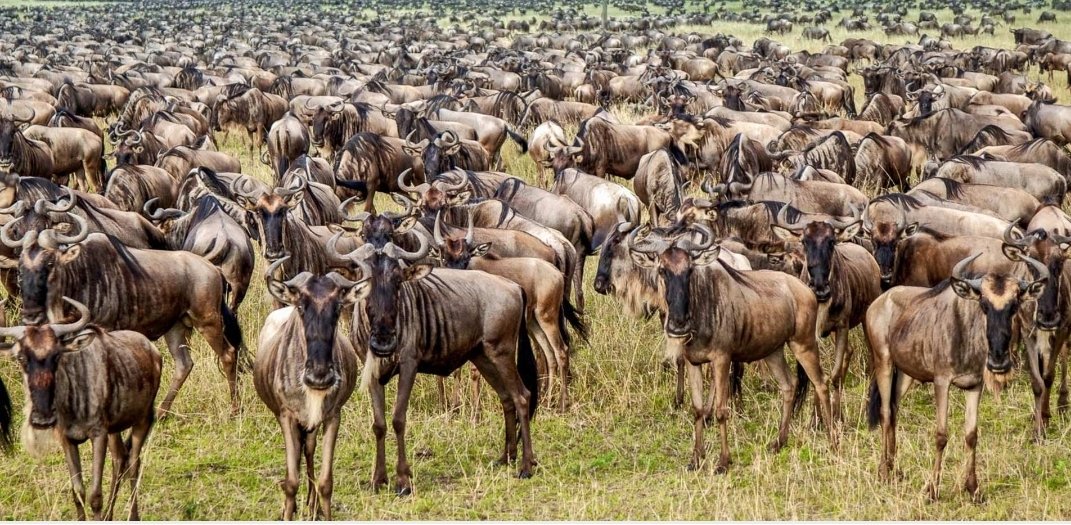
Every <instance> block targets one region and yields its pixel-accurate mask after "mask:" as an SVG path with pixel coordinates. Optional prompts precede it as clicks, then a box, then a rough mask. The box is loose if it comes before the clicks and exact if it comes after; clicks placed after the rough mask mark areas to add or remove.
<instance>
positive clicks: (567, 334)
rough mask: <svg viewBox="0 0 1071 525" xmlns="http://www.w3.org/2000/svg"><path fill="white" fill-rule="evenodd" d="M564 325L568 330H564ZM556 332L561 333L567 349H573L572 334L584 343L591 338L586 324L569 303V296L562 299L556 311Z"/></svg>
mask: <svg viewBox="0 0 1071 525" xmlns="http://www.w3.org/2000/svg"><path fill="white" fill-rule="evenodd" d="M566 324H568V325H569V326H568V328H570V330H566ZM558 331H559V332H561V333H562V341H564V342H565V346H568V347H569V349H572V348H573V332H575V333H576V335H579V336H580V340H581V341H584V342H585V343H586V342H588V338H589V337H590V336H591V333H590V331H589V330H588V324H587V323H586V322H584V318H583V317H582V316H581V315H580V312H578V311H576V307H575V306H573V303H571V302H569V296H568V295H566V296H565V297H563V298H562V307H561V309H559V310H558Z"/></svg>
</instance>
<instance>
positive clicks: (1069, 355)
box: [1054, 344, 1071, 412]
mask: <svg viewBox="0 0 1071 525" xmlns="http://www.w3.org/2000/svg"><path fill="white" fill-rule="evenodd" d="M1060 353H1061V354H1063V355H1062V357H1061V356H1056V357H1054V359H1061V360H1062V361H1063V363H1062V366H1061V367H1060V397H1059V398H1058V399H1057V401H1056V407H1057V408H1058V409H1059V410H1060V412H1067V407H1068V406H1069V403H1068V395H1067V361H1068V360H1069V359H1071V351H1069V350H1068V349H1067V345H1066V344H1065V345H1064V348H1063V350H1062V351H1061V352H1060Z"/></svg>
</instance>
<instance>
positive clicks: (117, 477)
mask: <svg viewBox="0 0 1071 525" xmlns="http://www.w3.org/2000/svg"><path fill="white" fill-rule="evenodd" d="M108 450H109V451H111V453H112V488H111V491H110V492H109V495H108V508H107V510H105V511H104V521H111V520H112V516H113V511H114V510H115V500H116V498H118V497H119V484H120V483H122V481H123V476H124V475H126V471H127V469H128V468H129V466H130V463H129V460H130V455H129V452H128V451H127V449H126V445H124V444H123V436H122V434H120V433H118V432H117V433H115V434H108Z"/></svg>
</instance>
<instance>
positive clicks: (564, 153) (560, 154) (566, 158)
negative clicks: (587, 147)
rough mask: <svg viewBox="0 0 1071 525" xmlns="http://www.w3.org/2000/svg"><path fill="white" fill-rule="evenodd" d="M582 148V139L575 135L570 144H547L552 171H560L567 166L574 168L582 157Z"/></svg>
mask: <svg viewBox="0 0 1071 525" xmlns="http://www.w3.org/2000/svg"><path fill="white" fill-rule="evenodd" d="M583 150H584V139H582V138H580V137H577V138H576V140H575V141H574V142H573V145H572V146H552V145H549V144H548V145H547V153H549V154H550V168H551V169H552V170H554V173H561V172H563V171H565V170H567V169H569V168H575V167H576V165H577V163H578V162H580V161H581V160H582V159H583V157H582V156H581V154H580V152H581V151H583Z"/></svg>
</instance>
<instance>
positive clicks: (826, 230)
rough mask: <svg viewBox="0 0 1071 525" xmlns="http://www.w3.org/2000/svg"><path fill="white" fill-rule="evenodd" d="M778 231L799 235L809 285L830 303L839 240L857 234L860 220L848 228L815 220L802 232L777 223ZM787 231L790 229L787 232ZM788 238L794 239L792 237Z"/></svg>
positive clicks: (815, 293) (822, 299)
mask: <svg viewBox="0 0 1071 525" xmlns="http://www.w3.org/2000/svg"><path fill="white" fill-rule="evenodd" d="M773 228H774V231H775V232H776V233H778V235H780V236H782V237H783V238H784V237H788V236H789V235H791V236H793V237H798V238H799V239H800V243H801V244H802V246H803V254H804V257H805V259H806V263H807V277H808V283H807V284H808V286H810V287H811V291H813V292H814V295H815V297H816V298H817V299H818V302H820V303H822V302H826V301H828V300H829V299H830V298H831V297H832V295H833V289H832V286H831V284H830V283H831V279H832V273H833V256H834V250H835V249H836V245H837V242H838V241H846V240H849V239H851V238H852V237H854V236H855V234H856V233H857V232H858V229H859V223H858V222H856V223H853V224H851V225H848V226H847V227H845V228H841V229H838V228H835V227H834V226H833V225H832V224H830V223H829V222H825V221H823V222H817V221H815V222H811V223H809V224H807V225H806V226H804V227H803V229H802V231H800V232H799V233H798V234H797V233H795V232H792V231H790V230H787V229H786V228H783V227H780V226H777V225H774V226H773ZM784 232H788V235H786V234H785V233H784ZM786 240H791V238H788V239H786Z"/></svg>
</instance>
